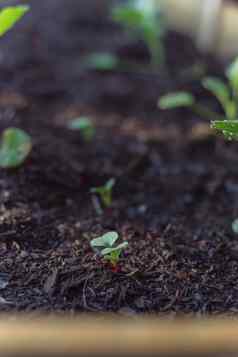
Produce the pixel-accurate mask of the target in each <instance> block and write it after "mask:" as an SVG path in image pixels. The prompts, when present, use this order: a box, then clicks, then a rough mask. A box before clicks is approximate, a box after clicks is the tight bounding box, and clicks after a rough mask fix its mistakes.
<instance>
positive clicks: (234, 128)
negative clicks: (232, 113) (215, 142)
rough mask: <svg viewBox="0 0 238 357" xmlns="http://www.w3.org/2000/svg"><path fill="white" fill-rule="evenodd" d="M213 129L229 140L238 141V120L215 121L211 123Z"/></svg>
mask: <svg viewBox="0 0 238 357" xmlns="http://www.w3.org/2000/svg"><path fill="white" fill-rule="evenodd" d="M211 127H212V128H213V129H216V130H218V131H220V132H221V133H222V134H223V135H224V136H225V138H226V139H228V140H238V120H215V121H212V122H211Z"/></svg>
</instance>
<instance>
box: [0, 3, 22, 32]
mask: <svg viewBox="0 0 238 357" xmlns="http://www.w3.org/2000/svg"><path fill="white" fill-rule="evenodd" d="M27 11H29V6H26V5H18V6H9V7H6V8H4V9H3V10H1V11H0V36H3V35H4V34H5V33H6V32H7V31H9V30H10V29H11V28H12V27H13V26H14V25H15V23H16V22H17V21H19V20H20V19H21V18H22V16H23V15H24V14H25V13H26V12H27Z"/></svg>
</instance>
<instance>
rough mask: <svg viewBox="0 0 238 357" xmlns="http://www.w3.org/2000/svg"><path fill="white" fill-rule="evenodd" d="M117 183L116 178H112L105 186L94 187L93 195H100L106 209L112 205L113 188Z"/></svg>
mask: <svg viewBox="0 0 238 357" xmlns="http://www.w3.org/2000/svg"><path fill="white" fill-rule="evenodd" d="M115 183H116V180H115V179H114V178H111V179H110V180H108V181H107V182H106V183H105V185H103V186H99V187H94V188H92V189H91V192H92V193H95V194H97V195H99V197H100V199H101V201H102V203H103V205H104V206H105V207H110V206H111V204H112V191H113V187H114V186H115Z"/></svg>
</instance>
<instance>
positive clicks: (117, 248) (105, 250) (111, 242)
mask: <svg viewBox="0 0 238 357" xmlns="http://www.w3.org/2000/svg"><path fill="white" fill-rule="evenodd" d="M118 239H119V234H118V233H117V232H113V231H112V232H108V233H106V234H103V235H102V236H101V237H98V238H95V239H93V240H91V242H90V245H91V247H92V248H93V249H94V250H95V251H96V252H97V253H98V254H99V255H100V256H101V257H102V258H103V259H104V260H106V261H109V262H110V264H111V265H112V267H113V268H116V267H117V264H118V262H119V260H120V256H121V253H122V251H123V250H124V249H125V248H126V247H127V246H128V242H123V243H120V244H118V245H116V242H117V240H118Z"/></svg>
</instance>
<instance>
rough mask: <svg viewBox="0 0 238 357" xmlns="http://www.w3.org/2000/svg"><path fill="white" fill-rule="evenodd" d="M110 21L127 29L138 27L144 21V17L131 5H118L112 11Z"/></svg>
mask: <svg viewBox="0 0 238 357" xmlns="http://www.w3.org/2000/svg"><path fill="white" fill-rule="evenodd" d="M112 19H113V20H114V21H116V22H119V23H120V24H122V25H124V26H127V27H139V26H141V24H142V23H143V21H144V15H143V12H142V11H140V9H137V8H136V7H135V6H133V5H120V6H116V7H115V8H114V9H113V10H112Z"/></svg>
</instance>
